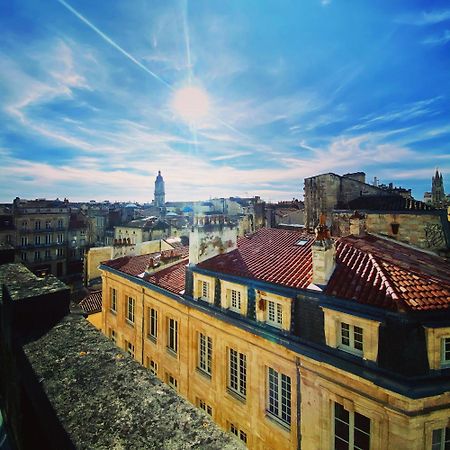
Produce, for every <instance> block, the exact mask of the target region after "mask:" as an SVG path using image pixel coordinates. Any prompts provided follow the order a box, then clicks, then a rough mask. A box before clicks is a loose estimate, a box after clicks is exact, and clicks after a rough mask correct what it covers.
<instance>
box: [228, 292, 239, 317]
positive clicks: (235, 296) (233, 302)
mask: <svg viewBox="0 0 450 450" xmlns="http://www.w3.org/2000/svg"><path fill="white" fill-rule="evenodd" d="M228 296H229V299H230V309H231V310H232V311H236V312H239V313H240V312H241V292H240V291H236V290H235V289H229V290H228Z"/></svg>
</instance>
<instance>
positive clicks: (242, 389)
mask: <svg viewBox="0 0 450 450" xmlns="http://www.w3.org/2000/svg"><path fill="white" fill-rule="evenodd" d="M228 387H229V388H230V389H231V391H233V392H235V393H236V394H238V395H240V396H242V397H245V395H246V393H247V357H246V356H245V355H244V354H243V353H239V352H237V351H236V350H233V349H232V348H230V365H229V386H228Z"/></svg>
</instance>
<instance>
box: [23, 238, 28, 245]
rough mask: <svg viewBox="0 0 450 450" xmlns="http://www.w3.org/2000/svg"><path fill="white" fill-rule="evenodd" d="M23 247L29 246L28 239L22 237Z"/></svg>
mask: <svg viewBox="0 0 450 450" xmlns="http://www.w3.org/2000/svg"><path fill="white" fill-rule="evenodd" d="M22 245H28V237H27V236H22Z"/></svg>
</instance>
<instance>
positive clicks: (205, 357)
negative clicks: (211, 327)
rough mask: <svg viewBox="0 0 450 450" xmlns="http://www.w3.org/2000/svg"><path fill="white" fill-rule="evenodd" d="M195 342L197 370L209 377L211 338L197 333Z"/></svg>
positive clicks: (210, 369)
mask: <svg viewBox="0 0 450 450" xmlns="http://www.w3.org/2000/svg"><path fill="white" fill-rule="evenodd" d="M197 342H198V344H197V369H198V370H200V371H201V372H203V373H205V374H206V375H208V376H210V377H211V376H212V352H213V344H212V338H211V336H207V335H206V334H204V333H202V332H200V331H199V332H198V333H197Z"/></svg>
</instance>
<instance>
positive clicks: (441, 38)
mask: <svg viewBox="0 0 450 450" xmlns="http://www.w3.org/2000/svg"><path fill="white" fill-rule="evenodd" d="M447 42H450V30H445V31H444V32H443V33H441V34H439V35H435V36H429V37H427V38H426V39H424V40H423V41H422V43H423V44H425V45H444V44H447Z"/></svg>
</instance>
